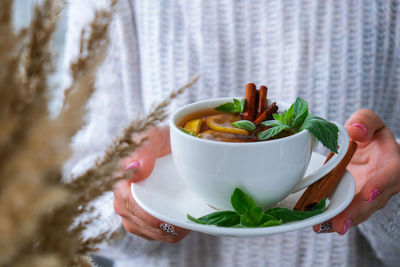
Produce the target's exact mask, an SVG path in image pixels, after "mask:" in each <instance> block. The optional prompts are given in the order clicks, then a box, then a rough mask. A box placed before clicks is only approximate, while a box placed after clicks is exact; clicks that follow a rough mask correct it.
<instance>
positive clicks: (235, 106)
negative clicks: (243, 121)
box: [215, 98, 244, 114]
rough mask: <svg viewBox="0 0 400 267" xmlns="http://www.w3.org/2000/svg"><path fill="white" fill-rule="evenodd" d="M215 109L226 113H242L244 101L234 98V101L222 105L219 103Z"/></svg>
mask: <svg viewBox="0 0 400 267" xmlns="http://www.w3.org/2000/svg"><path fill="white" fill-rule="evenodd" d="M243 105H244V104H243ZM215 110H218V111H221V112H226V113H235V114H236V113H240V112H241V110H242V102H240V101H239V100H237V99H236V98H234V99H233V102H227V103H224V104H222V105H219V106H218V107H216V108H215Z"/></svg>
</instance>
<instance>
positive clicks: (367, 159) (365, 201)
mask: <svg viewBox="0 0 400 267" xmlns="http://www.w3.org/2000/svg"><path fill="white" fill-rule="evenodd" d="M346 129H347V131H348V133H349V136H350V139H352V140H354V141H356V142H357V143H358V149H357V151H356V153H355V154H354V156H353V158H352V160H351V162H350V164H349V166H348V170H349V171H350V172H351V174H352V175H353V177H354V179H355V182H356V195H355V197H354V199H353V201H352V202H351V203H350V205H349V206H348V207H347V208H346V209H345V210H344V211H343V212H342V213H340V214H339V215H337V216H336V217H334V218H332V219H331V220H329V221H327V222H324V223H322V224H321V225H316V226H314V227H313V228H314V231H316V232H319V233H327V232H337V233H339V234H341V235H343V234H345V233H346V232H347V230H348V229H349V228H350V227H351V226H355V225H357V224H359V223H362V222H363V221H365V220H366V219H368V218H369V217H370V216H371V215H372V214H373V213H374V212H375V211H377V210H379V209H381V208H383V207H384V206H385V205H386V203H387V202H388V200H389V199H390V197H391V196H393V195H394V194H397V193H398V192H399V191H400V147H399V145H398V144H397V142H396V140H395V138H394V136H393V134H392V132H391V131H390V130H389V128H387V127H386V126H385V125H384V123H383V122H382V120H381V119H380V118H379V116H378V115H377V114H376V113H374V112H373V111H371V110H367V109H361V110H358V111H357V112H355V113H354V114H353V115H352V116H351V117H350V119H349V120H348V121H347V123H346Z"/></svg>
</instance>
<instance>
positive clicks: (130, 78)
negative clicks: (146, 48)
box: [64, 0, 158, 258]
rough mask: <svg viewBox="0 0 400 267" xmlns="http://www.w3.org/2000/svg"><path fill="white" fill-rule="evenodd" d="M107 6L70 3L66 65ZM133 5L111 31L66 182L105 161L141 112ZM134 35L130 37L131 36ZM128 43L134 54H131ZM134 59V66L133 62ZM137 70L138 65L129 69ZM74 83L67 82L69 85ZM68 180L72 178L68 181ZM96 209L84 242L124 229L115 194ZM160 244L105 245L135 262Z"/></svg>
mask: <svg viewBox="0 0 400 267" xmlns="http://www.w3.org/2000/svg"><path fill="white" fill-rule="evenodd" d="M107 4H108V2H107V1H98V0H90V1H80V0H72V1H69V5H68V22H67V23H68V25H67V32H66V35H67V36H66V45H65V51H66V53H65V63H64V67H65V68H68V66H69V63H70V62H71V61H73V60H74V59H75V58H76V56H77V55H78V51H79V38H80V33H81V30H82V28H83V27H85V26H86V25H88V23H89V22H90V21H91V19H92V18H93V15H94V11H95V10H96V9H99V8H103V7H107V6H108V5H107ZM128 5H129V3H128V1H124V0H122V1H119V4H118V7H117V10H118V12H117V14H116V15H115V17H114V19H113V22H112V24H111V25H110V46H109V48H108V52H107V56H106V58H105V61H104V62H103V64H102V65H101V66H100V68H99V70H98V72H97V75H96V82H95V87H96V89H95V92H94V94H93V96H92V98H91V99H90V101H89V103H88V113H87V115H86V121H87V124H86V126H85V127H84V128H83V129H82V130H81V131H80V132H78V134H77V135H76V136H75V137H74V138H73V141H72V150H73V156H72V157H71V158H70V160H69V161H68V162H67V163H66V164H65V166H64V177H71V179H73V177H76V175H79V174H81V173H83V172H84V171H85V170H86V169H87V168H89V167H90V166H92V165H93V164H94V162H95V160H96V159H97V158H98V157H100V156H102V155H103V153H104V151H105V150H106V148H107V147H108V146H109V145H110V144H111V142H112V141H113V138H115V137H116V136H117V135H118V134H119V133H121V132H122V130H123V128H124V126H125V125H127V123H129V121H130V119H131V118H135V116H134V112H135V111H137V110H138V109H140V108H141V104H140V101H141V99H140V75H139V67H138V66H126V64H128V63H127V62H138V60H136V61H135V60H132V58H135V57H136V58H138V54H137V51H136V52H135V49H132V45H135V43H136V41H135V38H136V36H135V35H134V25H133V20H132V16H131V15H129V14H126V12H131V11H130V9H129V6H128ZM126 30H130V32H129V33H130V34H128V33H127V32H126ZM126 42H128V43H129V44H130V49H129V52H128V51H127V50H126V49H125V47H127V45H126V44H125V43H126ZM127 57H130V60H129V61H128V60H127ZM129 64H131V65H132V63H129ZM69 79H70V78H69V77H65V79H64V80H66V85H68V83H69V82H70V81H69ZM65 179H66V180H68V178H65ZM91 205H92V206H93V207H94V212H93V213H91V214H85V215H84V216H82V218H80V219H83V218H95V220H94V221H93V223H92V224H91V225H90V226H89V227H88V229H87V230H86V232H85V233H84V238H89V237H93V236H96V235H98V234H100V233H102V232H104V231H108V232H114V231H116V230H118V229H121V227H122V223H121V219H120V217H119V216H118V215H117V214H115V212H114V208H113V193H112V192H107V193H105V194H104V195H103V196H101V197H100V198H99V199H97V200H95V201H94V202H93V203H91ZM157 246H158V244H157V243H155V242H149V241H147V240H144V239H142V238H139V237H136V236H133V235H130V234H126V233H125V236H124V237H123V238H122V239H120V240H118V241H116V242H114V243H113V244H103V245H102V247H103V248H104V250H106V251H113V253H109V254H108V256H114V255H115V257H118V258H122V256H123V255H124V254H126V255H129V256H130V257H132V252H133V251H134V252H136V253H142V254H144V253H145V252H146V251H151V250H152V249H154V248H155V247H157Z"/></svg>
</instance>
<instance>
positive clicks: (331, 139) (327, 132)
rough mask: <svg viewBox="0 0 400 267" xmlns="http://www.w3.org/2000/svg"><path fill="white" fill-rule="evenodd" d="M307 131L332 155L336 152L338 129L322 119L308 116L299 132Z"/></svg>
mask: <svg viewBox="0 0 400 267" xmlns="http://www.w3.org/2000/svg"><path fill="white" fill-rule="evenodd" d="M302 130H308V131H310V133H311V134H312V135H313V136H314V137H315V138H317V139H318V140H319V141H321V143H322V144H323V145H324V146H325V147H326V148H328V149H329V150H330V151H332V152H334V153H338V152H337V146H338V132H339V129H338V127H337V126H336V125H335V124H334V123H332V122H329V121H327V120H325V119H323V118H320V117H317V116H315V115H312V114H308V115H307V117H306V119H305V121H304V123H303V125H302V126H301V128H300V131H302Z"/></svg>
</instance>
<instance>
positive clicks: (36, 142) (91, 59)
mask: <svg viewBox="0 0 400 267" xmlns="http://www.w3.org/2000/svg"><path fill="white" fill-rule="evenodd" d="M63 4H64V3H63V1H53V0H44V1H43V3H42V5H41V6H38V7H36V9H35V16H34V18H33V21H32V23H31V25H30V26H29V27H27V28H25V29H23V30H21V31H20V32H18V33H15V31H14V28H13V25H12V20H11V14H12V6H13V1H12V0H2V1H1V2H0V40H1V42H0V64H1V66H2V68H0V125H1V131H0V236H1V238H0V266H90V265H91V262H90V258H89V257H88V256H87V254H88V253H90V252H94V251H95V250H96V245H98V244H99V243H100V242H103V241H105V240H106V239H107V237H108V236H109V233H102V234H100V235H99V236H97V237H94V238H91V239H87V240H83V239H82V232H83V231H84V230H85V229H86V227H87V226H88V225H89V224H90V223H91V221H90V219H88V220H83V221H82V220H81V221H79V223H75V222H76V219H77V218H79V217H80V216H81V215H82V214H84V213H86V212H88V211H89V203H90V202H91V201H93V200H94V199H96V198H98V197H99V196H101V195H102V194H103V193H104V192H106V191H109V190H112V187H113V185H114V183H115V182H116V181H117V180H118V179H122V178H124V176H121V177H117V178H116V177H114V176H115V173H117V171H118V170H119V169H120V166H121V160H122V159H123V158H124V157H126V156H127V155H128V154H129V153H132V152H133V151H134V150H135V149H136V148H137V147H139V145H140V143H136V142H134V141H133V140H132V138H131V136H132V134H135V133H142V132H144V131H145V130H147V129H148V128H149V127H152V126H155V125H157V124H158V123H159V122H161V121H162V120H163V119H165V117H166V108H167V106H168V105H169V103H170V102H171V101H172V99H174V98H175V97H177V96H178V95H179V94H181V93H182V92H183V90H185V89H186V88H187V87H189V86H191V85H192V84H193V83H194V82H195V81H196V80H197V79H195V80H193V81H192V82H191V83H189V84H188V85H187V86H184V87H182V88H181V89H179V90H177V91H176V92H174V93H172V94H171V95H170V96H169V98H168V99H166V100H165V101H163V102H162V103H160V104H159V105H158V106H156V107H155V109H154V110H153V111H151V112H149V114H148V115H147V116H145V117H143V118H139V117H138V118H137V119H136V120H135V121H133V122H132V123H130V124H129V125H128V126H127V127H126V129H125V130H124V132H123V133H122V134H121V137H120V138H119V139H117V140H115V142H114V143H113V145H112V146H111V147H110V148H109V149H108V150H107V152H106V153H105V155H104V157H103V158H101V159H99V160H98V161H97V162H96V164H95V166H94V167H93V168H90V169H89V170H87V171H86V172H85V173H84V174H82V175H80V176H78V177H76V178H75V179H74V180H73V181H72V182H71V183H68V184H66V183H63V182H62V175H61V173H62V172H61V168H62V165H63V163H64V162H65V160H67V159H68V157H69V156H70V149H69V143H70V139H71V137H72V136H73V135H74V134H75V133H76V132H77V131H78V130H79V129H80V128H81V127H82V126H83V124H84V121H83V120H82V118H83V117H84V116H83V115H84V113H85V112H86V108H85V107H86V102H87V100H88V99H89V98H90V97H91V95H92V92H93V91H94V80H95V73H96V70H97V68H98V66H99V64H100V63H101V62H102V60H103V59H104V56H105V53H106V50H107V46H108V43H109V41H108V37H107V36H108V34H107V33H108V27H109V24H110V21H111V20H112V13H113V9H114V7H115V5H116V1H113V2H112V4H111V8H110V10H111V11H98V12H96V14H95V18H94V20H93V21H92V22H91V24H90V25H89V27H88V29H87V32H82V35H81V42H80V54H79V57H78V58H77V60H76V61H75V62H73V63H72V64H71V73H72V79H73V82H72V85H71V87H70V88H68V89H66V90H65V101H64V106H63V109H62V111H61V113H60V114H59V116H58V117H57V118H55V119H52V118H51V117H50V116H49V112H48V102H49V100H48V95H50V88H49V86H48V79H49V77H50V75H51V74H52V72H53V70H54V68H53V65H52V61H53V60H52V59H53V55H52V54H51V49H50V42H51V39H52V36H53V33H54V31H55V29H56V27H57V21H58V16H59V14H60V10H61V9H62V7H63ZM125 175H130V174H125Z"/></svg>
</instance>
